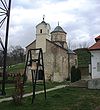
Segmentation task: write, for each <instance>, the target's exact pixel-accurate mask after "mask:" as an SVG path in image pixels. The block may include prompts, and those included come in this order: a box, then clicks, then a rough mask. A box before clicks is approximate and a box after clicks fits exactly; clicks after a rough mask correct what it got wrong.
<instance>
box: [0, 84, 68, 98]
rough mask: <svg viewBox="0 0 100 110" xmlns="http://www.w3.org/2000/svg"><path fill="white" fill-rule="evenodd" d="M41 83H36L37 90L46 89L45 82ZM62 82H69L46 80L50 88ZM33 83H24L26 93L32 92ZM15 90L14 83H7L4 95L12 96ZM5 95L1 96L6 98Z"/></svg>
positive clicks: (47, 87)
mask: <svg viewBox="0 0 100 110" xmlns="http://www.w3.org/2000/svg"><path fill="white" fill-rule="evenodd" d="M38 84H39V85H36V91H40V90H43V89H44V86H43V82H40V83H38ZM61 84H67V82H62V83H57V82H53V83H52V82H46V89H49V88H53V87H55V86H57V85H61ZM32 89H33V87H32V83H31V82H28V83H25V85H24V94H25V93H31V92H32ZM14 90H15V85H14V84H6V89H5V91H6V96H4V97H10V96H12V94H13V93H14ZM4 97H3V96H1V97H0V99H1V98H4Z"/></svg>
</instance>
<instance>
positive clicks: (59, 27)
mask: <svg viewBox="0 0 100 110" xmlns="http://www.w3.org/2000/svg"><path fill="white" fill-rule="evenodd" d="M53 32H63V33H66V32H65V31H64V30H63V29H62V27H61V26H57V27H56V28H55V29H54V30H53V31H52V32H51V33H53Z"/></svg>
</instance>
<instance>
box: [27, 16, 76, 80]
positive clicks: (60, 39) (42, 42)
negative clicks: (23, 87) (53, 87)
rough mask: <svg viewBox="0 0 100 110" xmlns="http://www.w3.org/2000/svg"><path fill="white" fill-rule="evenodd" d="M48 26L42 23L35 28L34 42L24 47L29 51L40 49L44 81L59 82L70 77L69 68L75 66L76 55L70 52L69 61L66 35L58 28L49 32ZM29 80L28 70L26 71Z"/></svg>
mask: <svg viewBox="0 0 100 110" xmlns="http://www.w3.org/2000/svg"><path fill="white" fill-rule="evenodd" d="M50 29H51V27H50V25H49V24H48V23H46V22H45V21H44V18H43V21H42V22H41V23H39V24H38V25H37V26H36V40H34V41H33V42H31V43H30V44H29V45H27V46H26V53H27V52H28V50H29V49H35V48H42V50H43V58H44V73H45V79H46V80H49V81H57V82H61V81H64V80H66V79H67V78H68V77H69V76H70V71H69V70H70V69H69V65H70V67H71V66H72V65H75V61H76V54H75V53H74V52H72V51H71V55H72V56H73V57H72V59H69V54H70V51H69V49H68V46H67V42H66V37H67V36H66V35H67V33H66V32H65V31H64V30H63V29H62V27H61V26H59V24H58V26H57V27H56V28H55V29H54V30H53V31H51V32H50ZM27 76H28V79H29V80H31V74H30V70H28V71H27Z"/></svg>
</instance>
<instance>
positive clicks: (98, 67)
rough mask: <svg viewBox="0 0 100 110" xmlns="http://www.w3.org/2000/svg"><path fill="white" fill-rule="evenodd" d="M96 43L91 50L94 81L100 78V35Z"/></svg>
mask: <svg viewBox="0 0 100 110" xmlns="http://www.w3.org/2000/svg"><path fill="white" fill-rule="evenodd" d="M95 41H96V43H95V44H94V45H92V46H91V47H90V48H89V50H90V52H91V66H90V67H91V69H90V70H91V76H92V79H95V78H100V35H99V36H98V37H96V38H95Z"/></svg>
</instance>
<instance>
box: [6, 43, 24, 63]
mask: <svg viewBox="0 0 100 110" xmlns="http://www.w3.org/2000/svg"><path fill="white" fill-rule="evenodd" d="M8 58H9V59H11V61H9V59H8V63H12V64H15V63H21V62H24V60H25V54H24V49H23V48H22V47H21V46H19V45H18V46H15V47H14V46H11V47H10V48H9V53H8Z"/></svg>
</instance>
